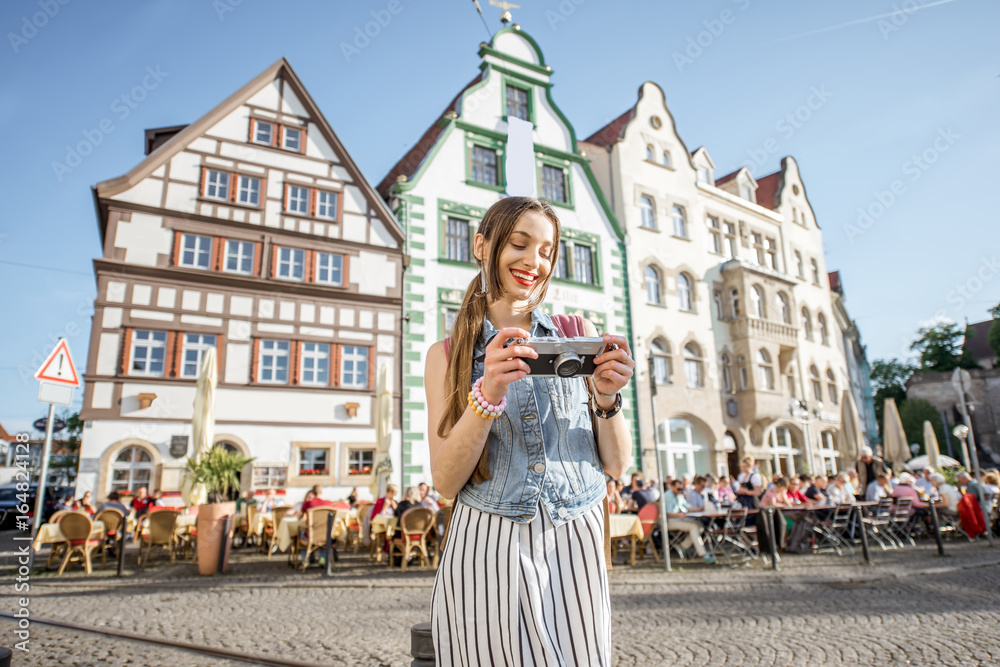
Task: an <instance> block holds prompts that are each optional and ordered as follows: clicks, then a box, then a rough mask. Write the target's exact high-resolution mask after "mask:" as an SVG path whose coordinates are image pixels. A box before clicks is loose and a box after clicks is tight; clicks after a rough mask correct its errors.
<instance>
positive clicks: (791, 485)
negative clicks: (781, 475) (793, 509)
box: [788, 474, 809, 505]
mask: <svg viewBox="0 0 1000 667" xmlns="http://www.w3.org/2000/svg"><path fill="white" fill-rule="evenodd" d="M802 477H805V478H806V479H808V478H809V475H805V474H803V475H799V476H798V477H789V478H788V499H789V500H790V501H792V504H793V505H808V504H809V499H808V498H806V497H805V494H803V493H802V489H803V488H808V486H809V484H808V482H807V481H805V480H803V479H802Z"/></svg>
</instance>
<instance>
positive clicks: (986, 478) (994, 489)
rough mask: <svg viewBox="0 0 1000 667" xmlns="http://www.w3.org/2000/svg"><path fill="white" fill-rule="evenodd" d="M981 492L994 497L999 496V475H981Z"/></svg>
mask: <svg viewBox="0 0 1000 667" xmlns="http://www.w3.org/2000/svg"><path fill="white" fill-rule="evenodd" d="M983 491H984V492H985V493H989V494H991V495H994V496H995V495H997V494H1000V475H998V474H997V473H995V472H993V471H990V472H988V473H986V474H985V475H983Z"/></svg>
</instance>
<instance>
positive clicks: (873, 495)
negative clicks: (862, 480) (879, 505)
mask: <svg viewBox="0 0 1000 667" xmlns="http://www.w3.org/2000/svg"><path fill="white" fill-rule="evenodd" d="M890 496H892V484H891V483H890V482H889V473H887V472H880V473H879V474H877V475H876V476H875V479H873V480H872V482H871V484H869V485H868V489H867V490H866V491H865V500H867V501H869V502H871V501H879V500H882V499H883V498H888V497H890Z"/></svg>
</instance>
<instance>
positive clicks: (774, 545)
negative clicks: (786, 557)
mask: <svg viewBox="0 0 1000 667" xmlns="http://www.w3.org/2000/svg"><path fill="white" fill-rule="evenodd" d="M765 514H766V515H767V518H766V519H765V521H766V528H767V542H768V544H770V545H771V569H772V570H777V569H778V542H777V539H776V537H775V534H774V508H773V507H769V508H767V509H766V510H765Z"/></svg>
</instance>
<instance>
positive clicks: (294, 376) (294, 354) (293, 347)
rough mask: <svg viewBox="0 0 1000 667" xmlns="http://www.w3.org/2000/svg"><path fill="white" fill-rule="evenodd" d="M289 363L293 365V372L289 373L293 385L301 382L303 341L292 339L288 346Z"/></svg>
mask: <svg viewBox="0 0 1000 667" xmlns="http://www.w3.org/2000/svg"><path fill="white" fill-rule="evenodd" d="M288 348H289V350H288V356H289V359H288V365H289V366H291V371H292V372H291V373H290V374H289V375H290V377H291V380H292V384H293V385H298V384H299V359H300V358H301V356H302V341H300V340H293V341H290V345H289V346H288Z"/></svg>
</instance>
